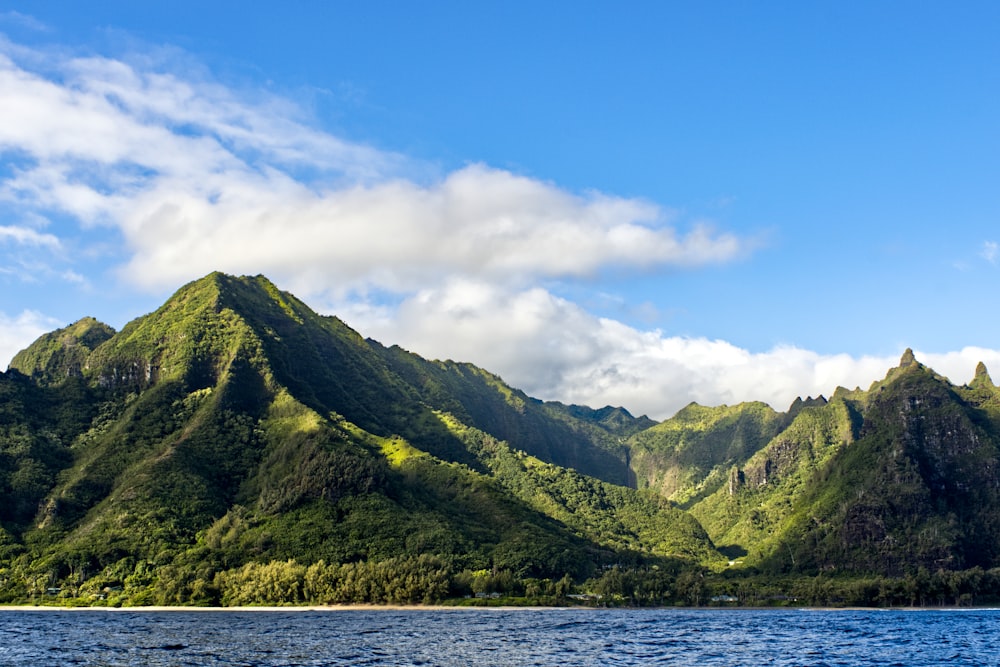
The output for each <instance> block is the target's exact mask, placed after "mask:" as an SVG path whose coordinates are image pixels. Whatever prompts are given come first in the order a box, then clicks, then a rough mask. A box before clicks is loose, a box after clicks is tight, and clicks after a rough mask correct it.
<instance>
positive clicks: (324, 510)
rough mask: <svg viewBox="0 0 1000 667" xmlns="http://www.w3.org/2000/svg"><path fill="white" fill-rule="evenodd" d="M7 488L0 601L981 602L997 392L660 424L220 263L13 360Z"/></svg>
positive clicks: (915, 375)
mask: <svg viewBox="0 0 1000 667" xmlns="http://www.w3.org/2000/svg"><path fill="white" fill-rule="evenodd" d="M0 497H2V498H3V502H2V503H0V601H21V600H36V601H38V600H40V599H41V600H44V599H50V598H51V599H54V600H59V599H62V600H65V601H69V600H72V601H78V602H90V603H95V602H96V603H99V604H141V603H162V604H167V603H201V604H207V603H214V604H239V603H243V604H255V603H304V602H311V603H326V602H425V601H439V600H442V599H445V598H462V597H463V596H466V595H470V596H471V595H473V594H480V595H486V594H490V593H500V594H504V595H519V596H526V597H527V598H528V599H530V600H532V601H535V602H546V601H555V600H562V601H565V598H564V597H560V596H564V595H565V594H566V593H567V592H568V591H569V590H570V587H571V586H573V585H576V586H578V587H579V588H578V590H582V591H583V592H586V593H592V594H594V595H602V596H603V597H602V598H601V599H602V600H603V601H605V602H607V601H614V600H617V601H626V602H628V603H632V604H664V603H669V604H674V603H678V602H681V603H694V604H697V603H699V602H704V601H705V600H706V599H708V596H709V594H710V593H717V594H721V597H722V599H729V598H734V597H736V596H739V598H738V599H739V600H740V601H741V602H744V603H755V602H760V601H761V600H767V599H782V600H784V599H787V598H788V597H790V596H792V595H794V596H798V595H802V596H805V597H804V598H803V599H808V600H811V601H813V602H816V603H830V602H841V603H855V604H890V603H891V604H905V603H918V602H924V601H926V600H937V601H943V600H945V599H946V597H947V596H951V597H948V598H947V599H949V600H959V599H963V600H966V599H972V600H993V601H995V600H996V599H997V598H998V596H1000V392H998V389H997V388H996V386H995V385H994V384H993V382H992V380H991V379H990V377H989V375H988V373H987V370H986V368H985V367H984V366H983V365H982V364H980V366H979V368H977V370H976V372H975V376H974V378H973V379H972V380H971V381H970V382H969V384H967V385H955V384H953V383H952V382H951V381H949V380H948V379H946V378H944V377H942V376H940V375H938V374H936V373H935V372H934V371H932V370H931V369H929V368H927V367H925V366H923V365H922V364H920V363H919V362H918V361H917V360H916V359H914V357H913V354H912V352H910V351H909V350H908V351H907V352H906V354H904V355H903V358H902V360H901V362H900V365H899V366H898V367H897V368H893V369H891V370H890V371H889V372H888V374H887V375H886V377H885V378H884V379H883V380H881V381H879V382H876V383H874V384H873V385H872V386H871V387H870V388H869V389H867V390H861V389H855V390H851V391H849V390H846V389H843V388H837V389H836V390H835V391H834V392H833V393H832V397H831V398H830V399H829V400H828V399H826V398H824V397H822V396H821V397H818V398H806V399H804V400H803V399H798V400H796V401H795V402H794V403H793V404H792V405H791V406H790V407H789V409H788V410H787V411H786V412H777V411H776V410H774V409H773V408H772V407H770V406H768V405H765V404H763V403H759V402H753V403H743V404H740V405H736V406H716V407H705V406H700V405H697V404H694V403H692V404H691V405H688V406H687V407H685V408H684V409H682V410H681V411H679V412H678V413H677V414H676V415H675V416H674V417H672V418H671V419H668V420H666V421H664V422H662V423H655V422H653V421H652V420H650V419H647V418H645V417H639V418H636V417H633V416H632V415H631V414H629V413H628V412H627V411H626V410H624V409H622V408H613V407H606V408H603V409H599V410H595V409H591V408H588V407H583V406H575V405H570V406H567V405H563V404H560V403H554V402H542V401H539V400H536V399H533V398H531V397H529V396H526V395H525V394H524V393H523V392H521V391H519V390H517V389H515V388H513V387H510V386H508V385H507V384H506V383H504V382H503V380H501V379H500V378H499V377H497V376H496V375H493V374H491V373H489V372H487V371H485V370H482V369H480V368H477V367H475V366H472V365H470V364H464V363H456V362H452V361H428V360H426V359H423V358H421V357H419V356H416V355H414V354H411V353H409V352H407V351H405V350H403V349H401V348H399V347H385V346H383V345H382V344H380V343H378V342H376V341H373V340H366V339H364V338H362V337H361V336H360V335H359V334H358V333H356V332H355V331H353V330H351V329H350V328H349V327H348V326H346V325H345V324H344V323H343V322H341V321H340V320H338V319H337V318H335V317H325V316H320V315H318V314H317V313H315V312H313V311H312V310H311V309H310V308H309V307H308V306H306V305H305V304H304V303H302V302H301V301H299V300H298V299H297V298H295V297H294V296H292V295H291V294H288V293H287V292H282V291H280V290H278V289H277V288H276V287H275V286H274V285H273V284H271V283H270V282H269V281H268V280H267V279H265V278H263V277H261V276H257V277H241V278H236V277H232V276H227V275H224V274H219V273H216V274H212V275H210V276H207V277H205V278H203V279H201V280H198V281H196V282H193V283H191V284H189V285H186V286H185V287H183V288H181V289H180V290H179V291H178V292H177V293H176V294H175V295H174V296H173V297H171V298H170V299H169V300H168V301H167V302H166V303H165V304H164V305H163V306H162V307H161V308H160V309H158V310H157V311H156V312H154V313H151V314H149V315H146V316H144V317H141V318H139V319H137V320H135V321H133V322H130V323H129V324H128V325H126V326H125V327H124V328H123V329H122V330H121V331H119V332H115V331H114V330H112V329H111V328H110V327H108V326H106V325H104V324H101V323H100V322H97V321H96V320H94V319H91V318H85V319H82V320H80V321H79V322H77V323H75V324H73V325H71V326H69V327H66V328H65V329H61V330H59V331H55V332H52V333H50V334H46V335H45V336H42V337H41V338H40V339H38V340H37V341H36V342H35V343H34V344H32V345H31V346H30V347H29V348H27V349H26V350H24V351H22V352H21V353H19V354H18V355H17V356H16V357H15V358H14V360H13V361H12V363H11V366H10V369H9V370H8V371H7V372H6V373H0ZM830 576H835V577H840V578H839V579H837V581H841V582H844V581H849V582H852V583H850V585H848V584H843V583H842V584H838V586H839V588H838V587H836V586H835V587H834V588H833V589H831V588H830V586H829V585H828V583H827V584H822V585H820V584H817V583H815V582H817V581H820V582H822V581H828V578H829V577H830ZM845 577H846V579H845ZM806 578H809V579H806ZM825 578H827V579H825ZM806 580H808V581H812V582H813V583H811V584H809V585H808V589H807V590H806V592H803V591H802V588H801V586H802V584H801V583H799V582H802V581H806ZM740 582H742V583H740ZM831 590H836V591H839V592H837V593H836V594H834V593H831ZM761 591H770V593H769V594H770V595H771V597H766V595H768V594H765V593H761ZM817 591H820V592H817ZM824 591H825V592H824ZM845 591H846V592H845ZM852 591H853V592H852ZM984 591H986V592H987V593H988V595H987V597H983V596H984ZM775 592H778V593H780V595H777V596H775V595H773V593H775ZM990 595H991V596H993V597H992V598H990V597H989V596H990ZM761 596H764V597H761ZM933 596H937V597H933ZM963 596H967V597H963ZM717 597H718V596H717Z"/></svg>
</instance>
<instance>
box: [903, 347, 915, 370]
mask: <svg viewBox="0 0 1000 667" xmlns="http://www.w3.org/2000/svg"><path fill="white" fill-rule="evenodd" d="M917 365H919V363H918V362H917V358H916V357H915V356H913V350H912V349H910V348H906V350H905V351H904V352H903V356H902V357H900V359H899V367H900V368H908V367H910V366H917Z"/></svg>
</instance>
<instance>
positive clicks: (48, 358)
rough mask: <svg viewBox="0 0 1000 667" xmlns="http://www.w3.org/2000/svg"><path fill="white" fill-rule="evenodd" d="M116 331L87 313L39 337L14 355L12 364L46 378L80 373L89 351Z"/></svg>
mask: <svg viewBox="0 0 1000 667" xmlns="http://www.w3.org/2000/svg"><path fill="white" fill-rule="evenodd" d="M114 334H115V330H114V329H112V328H111V327H109V326H108V325H107V324H104V323H103V322H100V321H98V320H96V319H94V318H93V317H84V318H82V319H79V320H77V321H76V322H74V323H73V324H70V325H69V326H67V327H64V328H62V329H57V330H55V331H52V332H50V333H47V334H44V335H42V336H41V337H39V338H38V340H36V341H35V342H34V343H32V344H31V345H29V346H28V347H27V348H25V349H23V350H21V351H20V352H18V353H17V354H16V355H14V358H13V359H12V360H11V362H10V368H13V369H16V370H18V371H20V372H21V373H24V374H25V375H29V376H32V377H35V378H37V379H40V380H44V381H47V382H58V381H60V380H64V379H65V378H67V377H70V376H75V375H80V374H81V369H82V367H83V364H84V362H85V360H86V358H87V355H89V354H90V353H91V352H92V351H93V350H94V349H95V348H96V347H97V346H98V345H100V344H101V343H103V342H104V341H106V340H108V339H109V338H111V337H112V336H113V335H114Z"/></svg>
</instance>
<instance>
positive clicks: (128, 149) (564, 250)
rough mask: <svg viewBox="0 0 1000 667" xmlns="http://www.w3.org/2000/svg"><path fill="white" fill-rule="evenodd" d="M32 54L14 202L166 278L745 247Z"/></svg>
mask: <svg viewBox="0 0 1000 667" xmlns="http://www.w3.org/2000/svg"><path fill="white" fill-rule="evenodd" d="M18 54H20V55H18ZM18 54H14V55H12V56H11V57H3V56H0V95H2V96H3V99H4V104H3V105H2V106H0V151H6V152H8V153H12V154H16V155H17V156H18V157H19V158H20V161H19V162H18V163H17V167H16V169H14V172H13V174H12V175H11V176H10V177H8V178H6V179H4V180H3V182H2V184H0V200H6V201H7V202H8V203H11V204H16V205H19V206H23V207H27V208H29V209H37V210H38V211H40V212H45V211H58V212H61V213H68V214H70V215H72V216H75V217H76V218H77V219H78V220H80V221H81V222H82V223H83V224H85V225H94V224H109V225H114V226H116V227H118V228H119V229H120V230H121V231H122V233H123V236H124V239H125V242H126V243H127V244H128V248H129V251H130V253H131V260H130V261H129V262H127V264H126V265H125V266H124V267H122V271H123V273H124V274H125V275H126V276H127V277H128V279H129V280H130V281H132V282H134V283H138V284H141V285H146V286H148V287H151V288H160V287H163V286H167V285H176V284H177V283H178V282H182V281H183V280H186V279H190V278H193V277H197V276H199V275H202V274H205V273H207V272H209V271H212V270H223V271H228V272H232V273H244V272H247V273H257V272H264V273H268V274H269V275H272V276H274V277H276V278H278V279H280V280H283V281H284V282H286V283H289V284H291V285H292V286H293V287H295V288H297V289H300V290H304V291H305V292H307V293H309V292H320V291H326V290H330V289H331V288H335V291H339V292H340V293H345V292H349V291H355V292H358V293H363V292H365V291H366V290H369V289H372V288H374V289H381V290H389V291H394V292H399V293H407V294H408V293H412V292H413V291H414V290H416V289H420V288H424V287H428V286H435V285H439V284H441V282H442V281H443V280H447V279H449V278H451V277H453V276H462V277H465V278H467V279H481V280H488V281H505V282H506V281H514V282H517V283H520V284H526V283H528V282H530V281H531V280H533V279H537V278H539V277H550V276H560V277H577V276H583V275H588V274H592V273H594V272H596V271H598V270H600V269H601V268H604V267H607V266H614V265H624V266H631V267H639V268H643V267H654V266H663V265H673V266H692V265H699V264H705V263H710V262H724V261H728V260H731V259H732V258H734V257H736V256H738V255H740V254H742V253H745V252H747V243H746V241H745V240H743V239H740V238H738V237H736V236H734V235H731V234H724V233H716V232H714V231H712V230H711V229H710V228H708V227H705V226H696V227H694V228H693V229H691V230H689V231H687V232H685V233H680V232H679V231H678V230H677V229H676V228H675V227H673V226H671V225H670V224H668V223H669V222H670V221H669V220H668V217H669V216H668V215H667V213H666V212H665V211H663V210H662V209H661V208H660V207H658V206H656V205H654V204H652V203H650V202H645V201H641V200H636V199H625V198H620V197H614V196H609V195H605V194H601V193H587V194H577V193H571V192H567V191H565V190H563V189H561V188H559V187H558V186H556V185H554V184H551V183H546V182H543V181H539V180H536V179H532V178H527V177H523V176H519V175H516V174H513V173H511V172H508V171H504V170H499V169H493V168H490V167H487V166H484V165H479V164H472V165H469V166H466V167H464V168H462V169H458V170H456V171H454V172H452V173H450V174H446V175H445V176H444V177H442V178H438V179H434V180H433V181H431V182H418V181H417V180H413V179H411V178H407V177H406V175H405V174H404V173H403V172H404V171H405V167H406V161H405V160H403V159H402V158H400V157H399V156H396V155H393V154H390V153H385V152H382V151H378V150H375V149H372V148H370V147H366V146H361V145H358V144H352V143H350V142H347V141H344V140H341V139H339V138H337V137H334V136H332V135H330V134H328V133H324V132H321V131H319V130H316V129H313V128H311V127H310V126H308V125H307V124H305V123H302V122H299V121H297V120H296V116H297V114H298V112H297V110H296V109H295V107H294V106H293V105H291V104H290V103H289V102H287V101H284V100H280V99H274V98H267V99H261V100H251V101H248V100H246V99H243V98H241V97H239V96H238V95H237V94H236V93H234V92H232V91H230V90H229V89H226V88H225V87H223V86H220V85H219V84H217V83H214V82H211V81H199V80H186V79H184V78H182V77H179V76H177V75H174V74H172V73H170V72H164V71H162V70H157V69H155V68H152V69H142V68H139V67H137V66H133V65H131V64H127V63H125V62H122V61H118V60H111V59H106V58H86V59H69V60H66V61H64V62H61V63H58V64H57V65H56V67H57V68H58V70H59V76H58V77H56V76H50V75H45V74H42V73H40V72H38V71H36V70H33V69H31V68H30V67H29V66H28V65H25V64H24V63H26V62H28V61H30V60H31V58H28V57H26V56H24V55H23V53H22V52H18ZM29 55H30V54H29ZM15 57H17V58H18V60H17V61H15V59H14V58H15ZM48 66H49V67H52V66H53V64H52V63H51V62H49V63H48Z"/></svg>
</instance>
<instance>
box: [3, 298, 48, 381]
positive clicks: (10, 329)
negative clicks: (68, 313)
mask: <svg viewBox="0 0 1000 667" xmlns="http://www.w3.org/2000/svg"><path fill="white" fill-rule="evenodd" d="M59 326H60V323H59V321H58V320H56V319H53V318H51V317H48V316H46V315H43V314H41V313H38V312H35V311H33V310H25V311H23V312H22V313H21V314H20V315H17V316H16V317H11V316H8V315H7V314H5V313H3V312H0V369H6V368H7V366H8V364H10V360H11V359H13V358H14V355H15V354H17V353H18V352H20V351H21V350H23V349H24V348H26V347H28V345H30V344H31V343H32V342H34V341H35V339H37V338H38V337H39V336H41V335H42V334H44V333H47V332H49V331H51V330H53V329H55V328H57V327H59Z"/></svg>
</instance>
